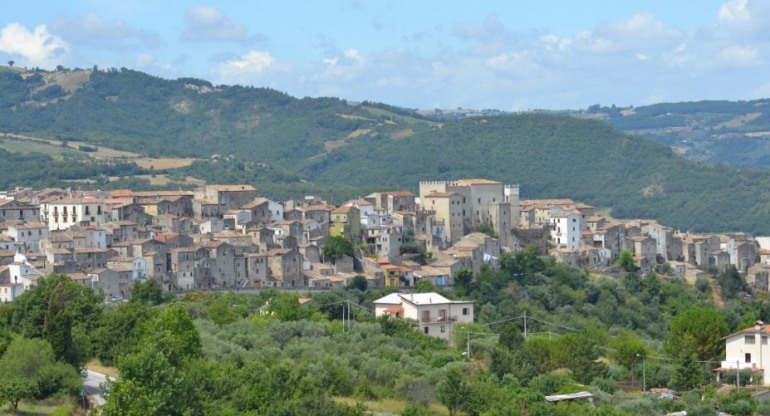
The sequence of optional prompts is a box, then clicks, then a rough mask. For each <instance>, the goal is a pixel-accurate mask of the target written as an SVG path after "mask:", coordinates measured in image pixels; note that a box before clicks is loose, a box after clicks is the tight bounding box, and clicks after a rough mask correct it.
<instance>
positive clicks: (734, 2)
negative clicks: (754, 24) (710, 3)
mask: <svg viewBox="0 0 770 416" xmlns="http://www.w3.org/2000/svg"><path fill="white" fill-rule="evenodd" d="M748 3H749V2H748V0H730V1H728V2H727V3H725V4H724V5H722V7H720V8H719V12H717V18H719V21H720V22H722V23H727V24H745V23H747V22H749V21H751V12H750V11H749V9H748V7H747V6H748Z"/></svg>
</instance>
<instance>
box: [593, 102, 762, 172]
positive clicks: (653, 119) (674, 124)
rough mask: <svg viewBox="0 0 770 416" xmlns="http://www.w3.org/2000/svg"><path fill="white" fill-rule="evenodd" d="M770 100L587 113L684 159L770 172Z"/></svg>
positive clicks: (600, 109) (604, 109)
mask: <svg viewBox="0 0 770 416" xmlns="http://www.w3.org/2000/svg"><path fill="white" fill-rule="evenodd" d="M768 104H770V100H768V99H761V100H753V101H698V102H684V103H662V104H654V105H649V106H643V107H636V108H624V109H621V108H616V107H614V106H612V107H601V106H599V105H594V106H591V107H589V108H588V110H587V113H589V114H601V115H603V116H604V117H606V121H607V123H608V124H610V125H611V126H613V127H615V128H617V129H619V130H623V131H626V132H631V133H636V132H638V133H639V134H642V135H644V136H645V137H646V138H649V139H650V140H653V141H656V142H658V143H661V144H664V145H666V146H672V147H677V148H678V149H680V150H682V151H683V152H684V155H685V157H688V158H690V159H694V160H701V161H707V162H710V163H718V164H725V165H729V166H737V167H750V168H762V169H766V168H769V167H770V142H769V141H768V140H767V133H768V132H770V111H768Z"/></svg>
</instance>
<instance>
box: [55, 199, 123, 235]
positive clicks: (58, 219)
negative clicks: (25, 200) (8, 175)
mask: <svg viewBox="0 0 770 416" xmlns="http://www.w3.org/2000/svg"><path fill="white" fill-rule="evenodd" d="M40 217H41V219H42V220H43V221H44V222H46V224H47V225H48V229H49V230H65V229H67V228H69V227H71V226H73V225H76V224H81V223H87V224H88V225H93V226H96V227H98V226H100V225H102V224H105V223H108V222H110V221H111V219H110V215H109V213H108V212H107V210H105V207H104V204H103V203H102V201H101V200H99V199H96V198H64V199H58V200H55V201H51V202H48V203H45V204H41V206H40Z"/></svg>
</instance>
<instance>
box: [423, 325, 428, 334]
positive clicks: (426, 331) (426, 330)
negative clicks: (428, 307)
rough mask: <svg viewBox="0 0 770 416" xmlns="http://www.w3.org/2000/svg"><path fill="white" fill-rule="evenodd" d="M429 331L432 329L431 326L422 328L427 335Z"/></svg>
mask: <svg viewBox="0 0 770 416" xmlns="http://www.w3.org/2000/svg"><path fill="white" fill-rule="evenodd" d="M429 331H430V328H428V327H427V326H426V327H423V328H422V332H424V333H425V334H426V335H427V334H428V332H429Z"/></svg>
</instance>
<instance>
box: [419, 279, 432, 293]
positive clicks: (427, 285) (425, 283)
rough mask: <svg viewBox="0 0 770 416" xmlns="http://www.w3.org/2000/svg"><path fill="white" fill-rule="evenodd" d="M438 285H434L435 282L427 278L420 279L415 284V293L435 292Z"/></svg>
mask: <svg viewBox="0 0 770 416" xmlns="http://www.w3.org/2000/svg"><path fill="white" fill-rule="evenodd" d="M435 291H436V287H435V286H433V282H431V281H430V280H426V279H420V280H418V281H417V283H415V284H414V293H429V292H435Z"/></svg>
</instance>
